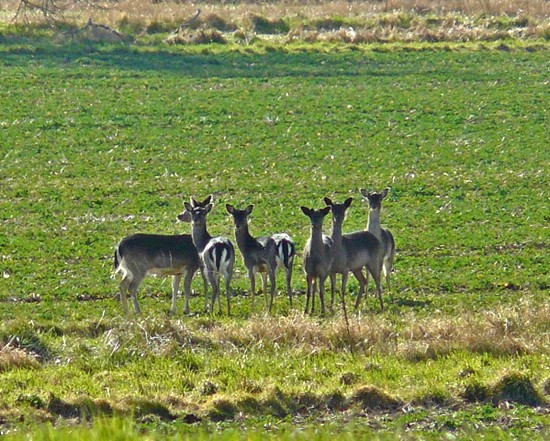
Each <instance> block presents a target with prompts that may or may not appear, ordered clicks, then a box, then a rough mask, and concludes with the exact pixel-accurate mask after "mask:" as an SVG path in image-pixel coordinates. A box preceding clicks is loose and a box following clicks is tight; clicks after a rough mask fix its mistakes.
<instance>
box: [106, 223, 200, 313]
mask: <svg viewBox="0 0 550 441" xmlns="http://www.w3.org/2000/svg"><path fill="white" fill-rule="evenodd" d="M114 267H115V273H117V272H122V274H123V277H122V280H121V282H120V285H119V290H120V301H121V303H122V308H123V310H124V313H125V314H128V299H127V293H129V294H130V297H131V298H132V302H133V304H134V310H135V313H136V314H140V313H141V309H140V307H139V303H138V300H137V291H138V288H139V286H140V285H141V283H142V282H143V279H144V278H145V276H147V275H148V274H155V275H162V276H173V277H174V279H173V281H172V305H171V307H170V314H174V313H175V312H176V299H177V295H178V289H179V285H180V281H181V278H182V277H183V276H185V278H184V282H183V285H184V293H185V307H184V312H185V314H189V297H190V296H191V282H192V280H193V276H194V274H195V273H196V272H197V270H198V269H199V267H200V259H199V253H198V251H197V248H196V247H195V245H194V244H193V240H192V238H191V235H189V234H179V235H173V236H169V235H162V234H141V233H140V234H133V235H131V236H127V237H125V238H124V239H122V240H121V241H120V242H119V244H118V245H117V248H116V251H115V258H114ZM203 280H204V285H205V292H206V289H207V284H206V278H205V276H204V274H203Z"/></svg>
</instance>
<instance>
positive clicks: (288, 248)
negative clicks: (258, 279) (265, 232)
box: [271, 233, 296, 308]
mask: <svg viewBox="0 0 550 441" xmlns="http://www.w3.org/2000/svg"><path fill="white" fill-rule="evenodd" d="M271 237H272V238H273V240H274V241H275V258H276V260H277V269H279V268H281V269H283V270H284V271H285V276H286V277H285V280H286V291H287V295H288V303H289V305H290V307H291V308H292V267H293V265H294V257H295V256H296V244H295V243H294V240H292V238H291V237H290V236H289V235H288V234H287V233H277V234H274V235H273V236H271Z"/></svg>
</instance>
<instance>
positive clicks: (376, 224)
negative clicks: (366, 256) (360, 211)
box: [367, 208, 382, 240]
mask: <svg viewBox="0 0 550 441" xmlns="http://www.w3.org/2000/svg"><path fill="white" fill-rule="evenodd" d="M367 231H368V232H369V233H372V234H374V235H375V236H376V237H377V239H378V240H381V239H382V227H381V226H380V208H377V209H374V210H371V211H370V212H369V221H368V224H367Z"/></svg>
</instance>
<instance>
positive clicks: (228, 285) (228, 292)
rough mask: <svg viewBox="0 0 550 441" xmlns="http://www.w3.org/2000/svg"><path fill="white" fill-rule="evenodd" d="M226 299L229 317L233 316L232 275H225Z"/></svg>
mask: <svg viewBox="0 0 550 441" xmlns="http://www.w3.org/2000/svg"><path fill="white" fill-rule="evenodd" d="M224 278H225V297H226V298H227V316H230V315H231V274H227V273H226V274H225V275H224Z"/></svg>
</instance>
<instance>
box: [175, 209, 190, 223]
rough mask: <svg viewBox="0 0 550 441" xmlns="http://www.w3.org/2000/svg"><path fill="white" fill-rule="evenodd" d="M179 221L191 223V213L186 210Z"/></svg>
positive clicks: (180, 215)
mask: <svg viewBox="0 0 550 441" xmlns="http://www.w3.org/2000/svg"><path fill="white" fill-rule="evenodd" d="M178 220H179V221H180V222H191V212H190V211H187V210H185V211H184V212H183V213H181V214H179V215H178Z"/></svg>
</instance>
